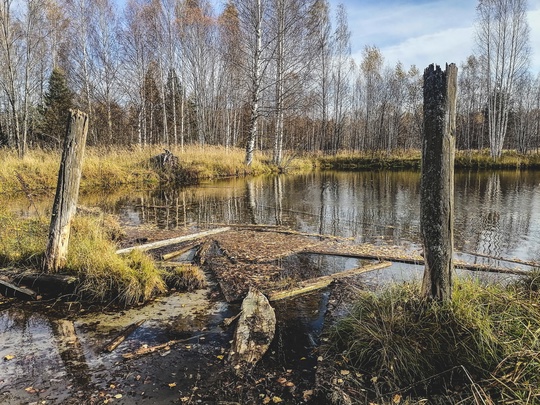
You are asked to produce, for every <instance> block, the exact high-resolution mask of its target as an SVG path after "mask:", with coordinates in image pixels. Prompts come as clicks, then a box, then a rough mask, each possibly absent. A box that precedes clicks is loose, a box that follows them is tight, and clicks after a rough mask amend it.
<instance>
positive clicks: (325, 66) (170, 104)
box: [0, 0, 540, 164]
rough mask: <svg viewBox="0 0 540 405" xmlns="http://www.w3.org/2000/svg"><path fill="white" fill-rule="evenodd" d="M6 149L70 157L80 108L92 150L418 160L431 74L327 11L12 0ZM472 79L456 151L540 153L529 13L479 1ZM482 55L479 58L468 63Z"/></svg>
mask: <svg viewBox="0 0 540 405" xmlns="http://www.w3.org/2000/svg"><path fill="white" fill-rule="evenodd" d="M0 2H1V3H0V48H1V49H0V67H1V68H0V85H1V87H0V145H4V146H6V147H10V148H15V149H17V151H18V153H19V155H20V156H21V157H23V156H24V154H25V153H26V150H27V148H28V147H33V146H41V147H57V146H59V145H60V144H61V139H62V138H63V136H64V133H65V122H66V116H67V110H68V109H69V108H72V107H77V108H80V109H82V110H84V111H85V112H87V113H88V115H89V120H90V126H89V127H90V130H89V134H88V143H89V144H91V145H133V144H137V145H146V144H155V143H160V144H166V145H175V146H178V147H180V148H183V146H184V145H186V144H192V143H195V144H200V145H205V144H212V145H223V146H225V147H233V146H234V147H243V148H245V149H246V163H247V164H249V163H250V162H251V159H252V156H253V153H254V151H255V150H257V149H260V150H266V151H271V153H272V156H273V160H274V162H275V163H276V164H281V163H282V160H283V158H284V155H283V154H284V151H293V152H294V153H303V152H315V153H319V152H322V153H337V152H338V151H340V150H351V151H385V152H389V153H390V152H392V151H395V150H399V149H419V148H420V146H421V145H420V139H421V133H422V114H423V113H422V72H420V70H419V69H418V67H416V66H410V67H405V66H403V64H401V63H397V64H396V65H395V66H389V65H388V64H386V63H385V60H384V56H383V54H382V52H381V50H380V49H378V48H377V47H375V46H369V45H368V46H365V47H364V49H363V52H362V57H361V60H360V61H358V62H357V61H355V60H354V59H353V58H352V56H351V31H350V28H349V26H348V22H347V13H346V9H345V7H344V6H343V5H339V6H338V7H337V8H336V9H335V10H331V8H330V5H329V3H328V1H327V0H229V1H228V2H227V3H226V4H225V5H224V7H223V8H222V9H220V10H216V9H214V7H213V6H212V4H211V3H210V2H209V1H208V0H128V1H127V2H126V4H125V6H124V7H123V8H122V9H119V8H118V7H117V6H116V3H115V2H114V1H113V0H0ZM477 14H478V22H477V27H476V37H477V42H478V49H477V50H476V51H475V53H473V54H471V56H470V57H469V58H468V59H467V60H466V61H463V62H461V64H460V69H459V96H458V128H457V146H458V148H460V149H483V148H490V150H491V154H492V155H493V156H498V155H500V153H501V151H502V149H503V148H509V149H517V150H518V151H520V152H528V151H531V150H537V149H538V147H539V145H540V75H539V76H536V77H534V76H533V75H532V74H531V73H530V72H529V71H528V60H529V55H530V52H531V50H530V49H529V41H528V24H527V21H526V2H525V0H480V1H479V3H478V6H477ZM471 52H472V50H471Z"/></svg>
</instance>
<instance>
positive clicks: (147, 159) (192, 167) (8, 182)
mask: <svg viewBox="0 0 540 405" xmlns="http://www.w3.org/2000/svg"><path fill="white" fill-rule="evenodd" d="M163 150H164V148H163V147H162V146H155V145H153V146H147V147H145V148H138V147H131V148H128V147H126V148H108V149H106V148H92V147H89V148H87V150H86V153H85V160H84V164H83V172H82V179H81V189H82V190H91V189H96V188H114V187H117V186H119V185H142V184H158V183H159V182H160V181H162V180H165V181H170V180H171V179H173V180H177V181H179V182H180V183H196V182H199V181H203V180H209V179H216V178H223V177H238V176H244V175H261V174H270V173H279V172H283V171H286V172H298V171H304V172H305V171H310V170H312V169H313V168H320V169H323V170H328V169H332V170H380V169H389V170H419V169H420V167H421V153H420V151H417V150H401V151H393V152H392V153H391V154H388V153H385V152H356V153H353V152H340V153H338V154H336V155H331V156H330V155H329V156H322V155H312V156H309V155H306V156H303V157H299V156H296V155H286V157H285V158H284V160H283V162H284V163H283V164H282V166H281V167H277V166H275V165H274V164H272V162H271V158H270V157H269V156H267V155H265V154H263V153H260V152H259V153H256V154H255V159H254V161H253V163H252V165H251V166H249V167H247V166H246V165H245V164H244V158H245V151H244V150H243V149H239V148H229V149H226V148H223V147H217V146H205V147H201V146H187V147H186V148H185V149H184V151H181V150H180V149H174V148H173V149H172V150H171V151H172V153H173V154H174V155H175V156H177V157H178V159H179V164H178V167H177V169H175V171H174V173H164V172H162V171H160V170H157V169H156V168H154V167H153V166H152V164H151V158H152V157H153V156H156V155H158V154H160V153H162V152H163ZM60 157H61V152H60V151H44V150H41V149H33V150H30V151H29V152H28V155H27V156H26V157H25V158H24V159H23V160H21V159H19V158H18V157H17V154H16V152H15V151H12V150H7V149H0V163H1V164H0V194H8V193H13V192H18V191H32V192H40V191H43V192H45V191H50V190H54V188H55V187H56V180H57V174H58V168H59V165H60ZM455 166H456V168H462V169H518V168H521V169H537V168H540V154H528V155H521V154H518V153H517V152H515V151H505V152H504V153H503V156H501V158H499V159H492V158H491V157H490V156H489V151H475V152H470V151H458V152H457V153H456V161H455Z"/></svg>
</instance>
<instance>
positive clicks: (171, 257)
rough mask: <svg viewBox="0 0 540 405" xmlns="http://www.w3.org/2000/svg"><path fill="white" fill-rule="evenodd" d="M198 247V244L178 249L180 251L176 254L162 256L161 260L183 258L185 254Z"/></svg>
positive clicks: (176, 251)
mask: <svg viewBox="0 0 540 405" xmlns="http://www.w3.org/2000/svg"><path fill="white" fill-rule="evenodd" d="M197 246H198V243H197V242H194V243H190V244H189V245H188V246H184V247H183V248H182V249H178V250H175V251H174V252H170V253H167V254H164V255H162V256H161V259H162V260H165V261H167V260H171V259H174V258H175V257H178V256H181V255H183V254H184V253H186V252H189V251H190V250H191V249H194V248H196V247H197Z"/></svg>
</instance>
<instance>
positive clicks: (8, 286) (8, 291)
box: [0, 278, 37, 300]
mask: <svg viewBox="0 0 540 405" xmlns="http://www.w3.org/2000/svg"><path fill="white" fill-rule="evenodd" d="M0 286H1V288H2V290H1V294H2V295H4V296H5V297H15V296H22V297H23V298H25V299H28V300H35V299H36V296H37V293H36V292H35V291H33V290H31V289H29V288H26V287H23V286H17V285H15V284H13V283H10V282H9V281H7V280H5V279H4V278H0Z"/></svg>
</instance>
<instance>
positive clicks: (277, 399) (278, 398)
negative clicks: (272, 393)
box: [272, 397, 283, 404]
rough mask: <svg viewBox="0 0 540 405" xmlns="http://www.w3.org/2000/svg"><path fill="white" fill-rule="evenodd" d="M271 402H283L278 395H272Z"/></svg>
mask: <svg viewBox="0 0 540 405" xmlns="http://www.w3.org/2000/svg"><path fill="white" fill-rule="evenodd" d="M272 402H273V403H274V404H279V403H280V402H283V400H282V399H281V398H280V397H273V398H272Z"/></svg>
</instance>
